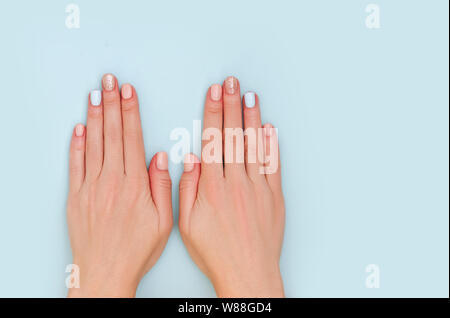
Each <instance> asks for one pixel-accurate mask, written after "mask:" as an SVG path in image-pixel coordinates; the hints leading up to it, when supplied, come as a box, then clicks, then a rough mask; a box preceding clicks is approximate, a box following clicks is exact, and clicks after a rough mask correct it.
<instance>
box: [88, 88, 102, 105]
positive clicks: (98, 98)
mask: <svg viewBox="0 0 450 318" xmlns="http://www.w3.org/2000/svg"><path fill="white" fill-rule="evenodd" d="M101 103H102V92H101V91H99V90H97V89H96V90H93V91H91V104H92V106H99V105H100V104H101Z"/></svg>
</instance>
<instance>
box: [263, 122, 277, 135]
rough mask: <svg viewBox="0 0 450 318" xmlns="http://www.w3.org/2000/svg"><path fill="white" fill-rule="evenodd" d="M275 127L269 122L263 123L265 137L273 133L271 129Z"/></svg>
mask: <svg viewBox="0 0 450 318" xmlns="http://www.w3.org/2000/svg"><path fill="white" fill-rule="evenodd" d="M274 129H275V128H274V127H273V126H272V125H271V124H265V125H264V134H265V135H266V137H270V136H272V135H273V132H274V131H273V130H274Z"/></svg>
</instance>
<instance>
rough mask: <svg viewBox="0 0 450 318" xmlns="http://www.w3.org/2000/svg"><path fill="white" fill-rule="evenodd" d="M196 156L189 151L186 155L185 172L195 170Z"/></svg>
mask: <svg viewBox="0 0 450 318" xmlns="http://www.w3.org/2000/svg"><path fill="white" fill-rule="evenodd" d="M194 163H195V157H194V156H193V155H192V154H190V153H188V154H186V155H185V156H184V172H191V171H192V170H194Z"/></svg>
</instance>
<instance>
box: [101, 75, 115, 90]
mask: <svg viewBox="0 0 450 318" xmlns="http://www.w3.org/2000/svg"><path fill="white" fill-rule="evenodd" d="M114 85H115V81H114V76H112V74H106V75H105V76H103V87H104V88H105V90H107V91H112V90H113V89H114Z"/></svg>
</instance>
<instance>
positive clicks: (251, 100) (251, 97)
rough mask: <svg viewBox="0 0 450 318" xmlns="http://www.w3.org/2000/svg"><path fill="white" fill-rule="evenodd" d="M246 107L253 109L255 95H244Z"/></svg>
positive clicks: (249, 93)
mask: <svg viewBox="0 0 450 318" xmlns="http://www.w3.org/2000/svg"><path fill="white" fill-rule="evenodd" d="M244 100H245V106H246V107H248V108H252V107H254V106H255V93H253V92H248V93H245V95H244Z"/></svg>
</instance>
